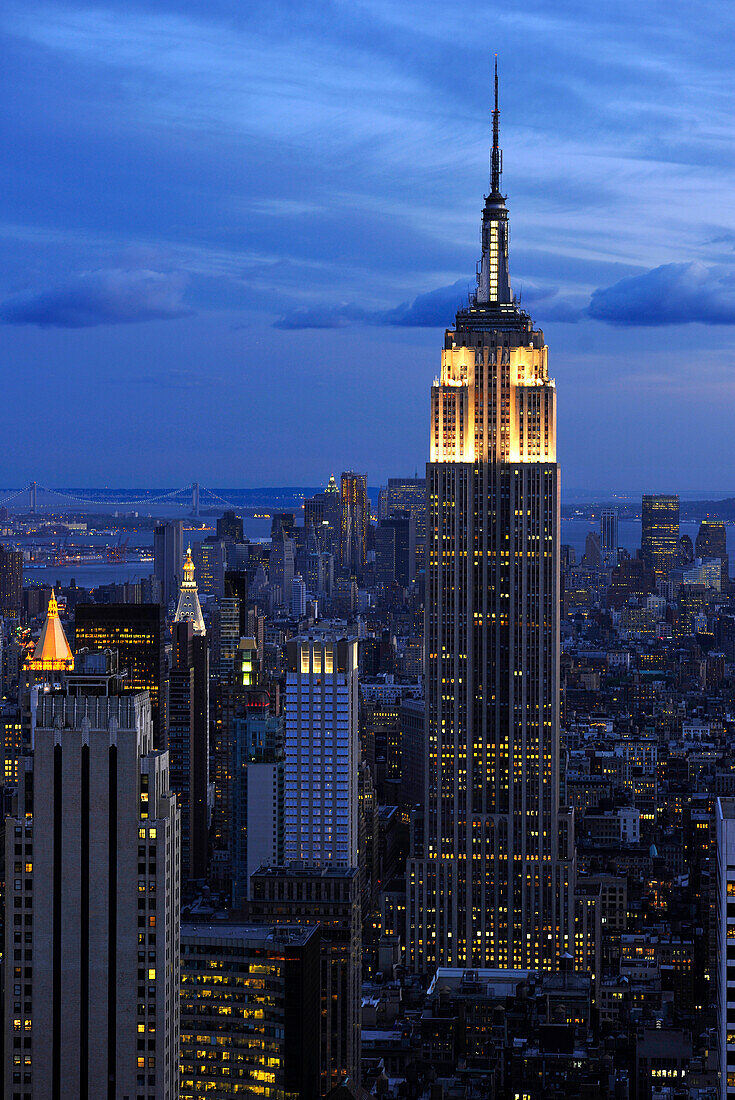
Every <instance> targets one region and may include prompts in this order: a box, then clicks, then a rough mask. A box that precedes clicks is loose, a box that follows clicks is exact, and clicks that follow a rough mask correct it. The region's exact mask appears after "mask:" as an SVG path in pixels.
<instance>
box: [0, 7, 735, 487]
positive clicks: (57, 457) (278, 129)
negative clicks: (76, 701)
mask: <svg viewBox="0 0 735 1100" xmlns="http://www.w3.org/2000/svg"><path fill="white" fill-rule="evenodd" d="M0 30H1V32H2V42H1V43H0V48H1V49H2V57H3V66H2V73H1V75H0V81H1V82H2V85H3V87H2V95H3V102H4V104H5V107H4V110H3V112H2V115H1V116H0V140H1V141H2V145H3V148H4V150H5V156H4V157H3V159H2V168H1V169H0V171H1V173H2V174H1V175H0V188H1V192H2V196H3V204H2V208H3V213H2V219H1V221H0V250H1V252H2V258H1V262H0V322H1V323H2V328H1V329H0V340H1V344H0V346H1V347H2V366H3V377H4V403H5V409H6V413H5V418H4V442H5V448H4V450H5V454H4V476H3V477H2V478H1V479H0V480H2V483H3V485H20V484H22V483H24V482H25V481H28V480H29V479H31V478H37V479H38V480H39V481H41V482H43V483H46V484H57V485H63V484H79V485H82V484H86V485H101V484H105V483H108V484H111V485H120V486H133V485H163V486H175V485H179V484H184V483H186V482H189V481H191V480H193V479H195V478H196V479H198V480H200V481H201V482H202V483H204V484H207V485H214V486H256V485H269V484H270V485H278V484H317V483H320V482H322V481H324V480H325V479H326V478H327V477H328V475H329V473H330V472H332V471H333V470H334V471H337V472H339V470H340V469H343V468H349V467H352V468H356V469H366V470H367V471H368V475H369V481H370V484H372V485H376V484H379V483H380V482H381V481H383V480H384V479H385V478H386V477H388V476H390V475H400V474H413V472H414V469H415V468H417V467H418V469H419V470H422V468H423V464H424V463H425V461H426V456H427V447H428V444H427V438H428V430H427V429H428V398H429V387H430V384H431V381H432V379H433V378H434V376H435V374H436V373H437V372H438V368H439V358H440V354H439V353H440V348H441V343H442V331H443V329H444V327H446V326H448V325H450V324H451V323H452V319H453V311H454V309H456V307H457V306H458V305H459V304H460V303H461V301H462V300H463V299H464V298H465V297H466V293H467V291H468V289H469V288H470V287H471V286H472V285H473V273H474V269H475V261H476V259H477V257H478V254H479V219H480V210H481V207H482V200H483V194H484V190H485V189H486V188H487V172H488V168H487V165H488V141H489V129H490V118H489V94H490V72H491V64H492V54H493V53H494V52H495V51H497V52H498V55H499V61H500V73H501V142H502V145H503V148H504V154H505V172H504V176H503V186H504V189H505V191H507V193H508V196H509V200H508V205H509V209H510V216H511V276H512V282H513V286H514V290H515V291H516V292H517V293H518V292H521V294H522V301H523V304H524V306H526V308H528V309H529V310H530V312H531V313H532V314H533V316H534V319H535V321H536V323H537V324H538V325H539V326H540V327H542V328H543V330H544V332H545V334H546V338H547V341H548V343H549V346H550V362H551V372H552V374H553V375H554V377H555V378H556V381H557V386H558V388H559V410H560V411H559V457H560V461H561V463H562V470H563V477H564V484H565V485H566V486H567V487H568V488H570V489H571V488H586V489H591V490H592V489H621V490H632V491H637V490H640V489H644V488H648V489H654V490H655V489H658V490H672V489H673V490H675V489H681V490H687V489H691V490H695V489H709V490H723V491H724V490H728V489H729V490H732V491H733V492H735V446H734V445H733V431H732V425H733V414H734V413H735V131H734V129H733V121H732V103H733V99H734V97H735V70H734V69H733V65H732V43H733V41H734V40H735V8H733V6H732V5H731V4H729V3H726V2H714V0H710V2H707V0H704V2H702V3H700V4H698V5H690V4H689V3H684V2H682V0H667V2H666V3H662V2H657V0H646V2H644V3H641V2H640V0H635V2H633V0H616V2H615V3H613V4H608V5H604V4H599V3H598V4H593V3H591V2H590V0H585V2H581V0H579V2H577V0H568V2H566V3H564V4H552V3H551V2H550V0H546V2H535V3H534V2H533V0H529V2H526V3H524V4H523V5H508V4H507V3H503V4H500V3H496V2H494V0H467V2H464V3H462V4H461V5H460V4H451V3H447V2H446V0H444V2H442V3H439V2H435V0H423V2H416V3H411V4H405V5H401V4H397V3H395V2H392V3H389V2H387V0H344V2H337V0H335V2H333V3H319V2H317V0H314V2H312V3H306V4H304V3H302V2H299V3H296V2H290V3H287V2H282V0H272V2H271V3H269V4H266V5H262V4H257V5H256V4H252V3H245V4H243V3H242V2H241V0H240V2H236V0H208V2H206V3H205V2H204V0H197V2H194V0H191V2H186V0H180V2H178V3H176V4H170V3H167V2H166V0H156V3H155V4H150V3H146V4H143V3H138V2H136V0H125V2H124V3H123V2H122V0H115V2H112V3H109V4H105V3H104V2H101V3H100V4H98V5H95V6H89V5H84V4H65V3H49V4H43V3H39V4H28V3H23V2H20V0H7V2H6V4H4V5H3V13H2V15H1V16H0Z"/></svg>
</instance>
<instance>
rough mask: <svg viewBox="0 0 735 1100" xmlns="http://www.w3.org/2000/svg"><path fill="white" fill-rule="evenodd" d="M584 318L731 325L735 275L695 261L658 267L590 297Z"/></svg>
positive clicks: (638, 323) (630, 323)
mask: <svg viewBox="0 0 735 1100" xmlns="http://www.w3.org/2000/svg"><path fill="white" fill-rule="evenodd" d="M587 315H588V316H589V317H591V318H593V319H594V320H596V321H604V322H605V323H606V324H609V325H620V326H645V327H653V326H661V325H685V324H691V323H699V324H703V325H733V324H735V275H733V273H732V270H728V269H722V268H713V267H708V266H707V265H706V264H703V263H699V262H692V263H677V264H662V265H661V266H660V267H654V268H653V269H652V270H651V271H647V272H645V274H643V275H633V276H632V277H630V278H628V279H621V280H620V282H617V283H614V284H613V285H612V286H609V287H605V288H604V289H600V290H596V291H595V292H594V294H593V295H592V298H591V300H590V304H589V307H588V309H587Z"/></svg>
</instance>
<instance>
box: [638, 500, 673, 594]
mask: <svg viewBox="0 0 735 1100" xmlns="http://www.w3.org/2000/svg"><path fill="white" fill-rule="evenodd" d="M678 552H679V498H678V496H660V495H659V496H655V495H652V494H645V495H644V496H643V501H642V506H641V557H642V558H643V561H644V562H645V564H646V565H647V566H648V568H649V569H653V571H654V573H655V574H656V580H657V581H659V580H660V581H665V580H666V577H667V575H668V572H669V570H670V569H673V568H674V566H675V565H676V560H677V556H678Z"/></svg>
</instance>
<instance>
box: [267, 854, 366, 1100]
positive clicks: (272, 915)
mask: <svg viewBox="0 0 735 1100" xmlns="http://www.w3.org/2000/svg"><path fill="white" fill-rule="evenodd" d="M250 885H251V902H250V906H249V915H250V917H251V919H253V920H257V921H259V922H261V923H270V922H272V923H274V924H305V925H316V924H318V925H319V926H320V928H319V933H320V971H321V981H320V985H321V1013H320V1017H321V1018H320V1039H319V1049H320V1077H321V1085H320V1095H321V1096H326V1095H327V1093H328V1092H329V1091H330V1090H331V1089H333V1088H336V1087H337V1086H338V1085H339V1084H340V1083H341V1082H343V1081H350V1082H352V1083H353V1084H355V1085H359V1081H360V992H361V965H362V939H361V937H362V922H361V891H360V875H359V873H358V870H357V868H356V867H349V868H347V867H319V866H306V865H303V864H301V865H299V864H290V865H288V866H285V867H261V868H260V869H259V870H258V871H256V873H255V874H254V875H253V876H252V878H251V881H250Z"/></svg>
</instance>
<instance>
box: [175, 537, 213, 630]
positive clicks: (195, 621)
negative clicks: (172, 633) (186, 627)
mask: <svg viewBox="0 0 735 1100" xmlns="http://www.w3.org/2000/svg"><path fill="white" fill-rule="evenodd" d="M181 572H182V580H181V587H180V588H179V601H178V603H177V605H176V614H175V615H174V622H177V623H184V622H189V623H191V625H192V630H193V632H194V634H199V635H201V634H206V632H207V631H206V627H205V626H204V617H203V615H202V608H201V604H200V603H199V590H198V588H197V582H196V581H195V580H194V562H193V561H192V558H191V547H189V548H188V550H187V551H186V557H185V558H184V564H183V567H182V570H181Z"/></svg>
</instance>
